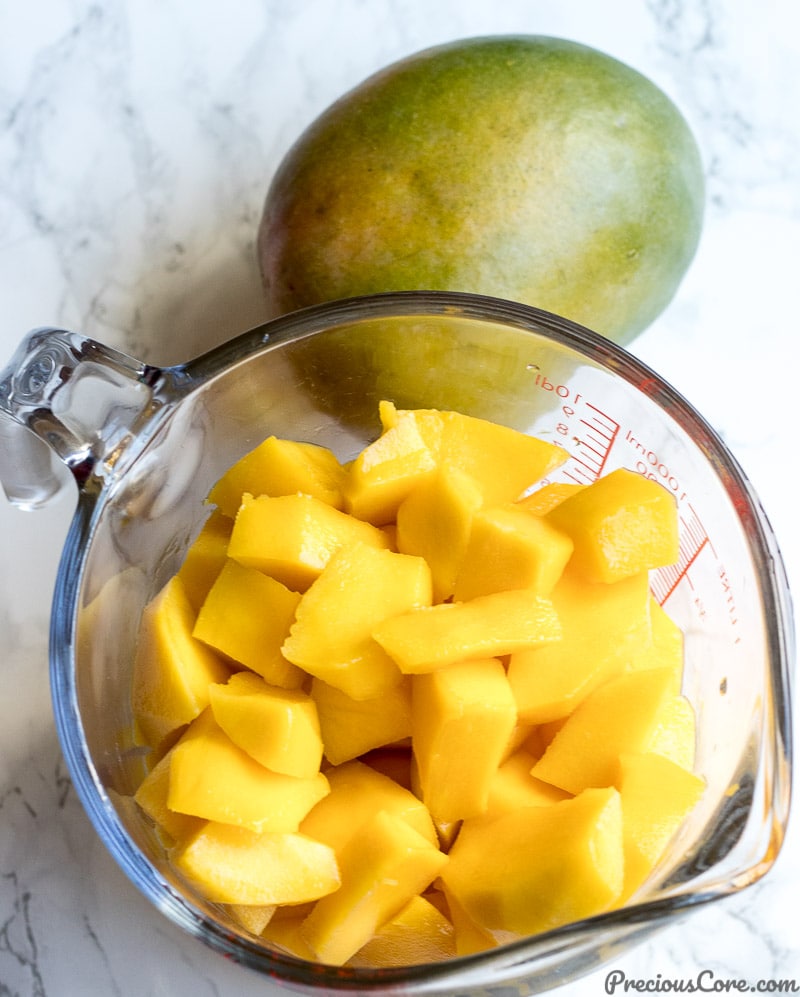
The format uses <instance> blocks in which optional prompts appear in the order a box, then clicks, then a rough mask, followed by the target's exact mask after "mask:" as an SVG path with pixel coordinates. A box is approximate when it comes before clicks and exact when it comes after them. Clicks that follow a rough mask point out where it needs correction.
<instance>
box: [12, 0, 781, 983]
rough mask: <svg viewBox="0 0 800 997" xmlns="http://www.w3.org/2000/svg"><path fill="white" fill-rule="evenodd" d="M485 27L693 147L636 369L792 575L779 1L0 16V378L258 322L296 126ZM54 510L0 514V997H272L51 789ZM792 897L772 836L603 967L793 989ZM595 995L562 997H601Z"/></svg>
mask: <svg viewBox="0 0 800 997" xmlns="http://www.w3.org/2000/svg"><path fill="white" fill-rule="evenodd" d="M507 31H510V32H515V31H524V32H529V33H541V34H553V35H562V36H565V37H571V38H574V39H576V40H579V41H584V42H587V43H589V44H592V45H595V46H597V47H598V48H601V49H603V50H605V51H607V52H609V53H611V54H613V55H616V56H617V57H619V58H621V59H623V60H624V61H626V62H629V63H630V64H631V65H634V66H635V67H636V68H638V69H639V70H640V71H642V72H644V73H645V74H646V75H649V76H650V77H651V78H652V79H653V80H654V81H656V82H657V83H658V84H659V85H660V86H662V87H663V88H664V89H665V90H666V92H667V93H669V94H670V96H672V97H673V99H675V100H676V102H677V103H678V104H679V106H680V107H681V108H682V110H683V111H684V113H685V114H686V116H687V118H688V120H689V121H690V123H691V125H692V127H693V129H694V130H695V133H696V134H697V137H698V140H699V142H700V146H701V149H702V152H703V156H704V161H705V163H706V167H707V173H708V212H707V218H706V227H705V230H704V235H703V241H702V244H701V247H700V250H699V252H698V255H697V258H696V260H695V262H694V264H693V266H692V268H691V270H690V272H689V274H688V275H687V278H686V280H685V281H684V283H683V285H682V287H681V289H680V292H679V294H678V296H677V297H676V299H675V301H674V302H673V304H672V305H671V306H670V308H669V309H668V310H667V311H666V312H665V313H664V315H663V316H661V318H659V319H658V321H657V322H656V323H654V325H653V327H652V328H651V329H649V330H648V331H647V332H646V333H645V334H644V335H643V336H642V337H640V339H639V340H637V342H636V344H635V346H634V351H635V352H637V353H639V354H640V355H641V356H642V357H643V358H644V359H645V360H646V361H647V362H648V363H651V364H652V365H653V366H654V367H655V368H656V369H658V370H659V372H660V373H662V374H664V375H665V376H666V377H667V378H668V379H670V380H672V381H673V383H674V384H675V385H676V386H677V387H678V388H679V389H680V390H681V391H683V392H684V393H685V394H686V395H687V396H688V397H689V398H691V399H692V400H693V401H695V403H696V404H697V406H698V407H699V408H700V409H701V411H702V412H703V413H704V414H705V415H706V416H707V417H708V418H709V419H710V421H712V422H713V423H714V425H715V426H717V427H718V428H719V430H720V432H721V433H722V434H723V436H724V437H725V439H726V440H727V442H728V443H729V445H730V446H731V447H732V448H733V450H734V452H735V454H736V455H737V457H739V459H740V460H741V462H742V463H743V465H744V466H745V468H746V469H747V471H748V474H749V475H750V476H751V478H752V480H753V482H754V484H755V485H756V487H757V488H758V490H759V493H760V494H761V496H762V499H763V501H764V504H765V507H766V508H767V511H768V512H769V514H770V517H771V519H772V521H773V525H774V526H775V528H776V531H777V533H778V536H779V538H780V539H781V543H782V546H783V550H784V554H785V557H786V561H787V567H788V570H789V574H790V579H793V578H799V577H800V531H798V526H797V512H796V509H797V501H796V497H795V493H794V489H795V487H796V485H795V484H794V483H793V482H794V479H795V478H796V471H795V469H794V453H795V452H796V440H795V434H794V427H795V425H796V424H797V413H796V410H795V397H796V395H797V390H796V383H795V382H796V378H795V376H794V370H793V361H792V350H793V348H794V340H795V338H796V336H797V329H798V320H797V317H796V311H797V306H796V284H797V260H798V250H799V249H800V165H798V164H800V117H798V111H797V109H798V107H800V11H798V9H797V7H796V5H795V4H793V3H792V2H791V0H763V2H762V3H760V4H753V3H745V2H738V0H737V2H734V3H728V2H725V0H612V2H611V3H610V4H604V5H598V4H596V3H595V2H593V0H564V2H557V0H499V2H496V3H493V4H485V3H482V2H479V0H459V2H455V0H440V2H435V3H429V2H427V0H376V2H375V3H365V2H360V0H338V2H333V0H301V2H299V3H297V4H289V3H285V2H283V0H230V2H229V3H228V4H225V5H219V4H212V3H210V2H204V0H201V2H191V0H167V2H164V3H156V2H153V0H146V2H143V3H139V2H138V0H136V2H134V0H72V2H67V0H37V2H36V3H33V4H28V5H21V4H15V3H13V2H12V0H0V303H1V304H2V312H3V320H2V322H0V355H2V357H3V358H6V357H8V356H9V355H10V354H11V352H12V351H13V349H14V348H15V346H16V344H17V342H18V341H19V339H20V337H21V336H22V334H23V333H24V332H25V331H27V330H28V329H29V328H32V327H34V326H37V325H42V324H60V325H63V326H66V327H69V328H74V329H77V330H80V331H82V332H84V333H87V334H89V335H91V336H94V337H95V338H97V339H100V340H102V341H104V342H107V343H109V344H110V345H114V346H118V347H120V348H122V349H125V350H127V351H129V352H131V353H133V354H134V355H136V356H138V357H141V358H143V359H147V360H150V361H153V362H158V363H165V362H172V361H177V360H183V359H188V358H189V357H190V356H192V355H194V354H195V353H197V352H199V351H200V350H202V349H205V348H206V347H208V346H211V345H213V344H214V343H216V342H221V341H222V340H224V339H226V338H228V337H229V336H230V335H232V334H234V333H236V332H239V331H241V330H243V329H245V328H247V327H249V326H252V325H255V324H257V323H258V322H260V321H261V320H262V319H263V316H264V308H263V303H262V298H261V291H260V287H259V277H258V270H257V266H256V262H255V257H254V250H253V240H254V235H255V229H256V226H257V223H258V218H259V214H260V211H261V205H262V202H263V198H264V195H265V193H266V187H267V183H268V181H269V178H270V176H271V174H272V172H273V171H274V169H275V168H276V167H277V165H278V163H279V161H280V158H281V156H282V155H283V154H284V152H285V151H286V150H287V149H288V147H289V145H290V144H291V142H292V141H293V140H294V139H295V138H296V137H297V135H299V133H300V131H301V130H302V129H303V127H305V125H306V124H308V123H309V122H310V121H311V120H312V118H313V117H314V116H315V115H316V114H317V113H318V112H319V111H321V110H322V109H323V108H324V107H325V106H326V105H327V104H329V103H330V102H331V101H332V100H333V99H334V98H335V97H337V96H339V95H340V94H341V93H342V92H344V91H345V90H346V89H348V88H349V87H351V86H353V85H355V84H356V83H357V82H359V81H360V80H361V79H362V78H363V77H365V76H366V75H367V74H368V73H370V72H372V71H374V70H376V69H378V68H379V67H381V66H382V65H385V64H386V63H388V62H389V61H391V60H392V59H394V58H397V57H399V56H402V55H404V54H406V53H409V52H412V51H414V50H416V49H419V48H422V47H424V46H426V45H429V44H435V43H438V42H441V41H446V40H450V39H453V38H458V37H461V36H467V35H474V34H483V33H500V32H507ZM2 362H3V363H5V359H3V361H2ZM73 503H74V494H73V493H72V492H70V491H67V492H65V493H64V494H63V495H62V496H61V497H59V499H57V500H56V502H55V503H54V504H53V505H52V506H50V507H48V508H47V509H45V510H42V511H40V512H37V513H31V514H25V513H21V512H19V511H17V510H15V509H12V508H10V507H9V506H8V505H7V504H6V503H5V502H0V544H1V546H0V550H2V558H0V635H1V636H2V644H3V648H4V654H3V669H2V670H3V677H4V694H3V696H2V697H0V994H3V995H5V994H8V995H9V997H10V995H14V997H16V995H20V997H28V995H31V997H73V995H77V994H80V995H81V997H84V995H85V997H95V995H97V997H107V995H119V997H166V995H170V997H172V995H180V997H182V995H184V994H192V995H193V997H203V995H206V994H207V995H209V997H211V995H214V997H217V995H222V994H236V995H237V997H250V995H253V997H255V995H256V994H259V995H264V994H277V993H279V992H280V991H279V990H278V989H277V988H276V987H275V986H274V985H273V984H271V983H268V982H266V981H263V980H259V979H257V978H255V977H254V976H253V975H251V974H250V973H248V972H247V971H245V970H243V969H241V968H238V967H236V966H233V965H231V964H229V963H227V962H225V961H224V960H222V959H221V958H220V957H218V956H216V955H214V954H213V953H211V952H209V951H207V950H206V949H205V948H204V947H203V946H201V945H200V944H199V943H197V942H195V941H192V940H190V939H187V938H185V937H184V936H182V935H181V933H180V932H179V931H178V930H177V929H176V928H174V927H173V926H172V925H171V924H169V923H168V922H167V921H166V920H165V919H164V918H163V917H162V916H161V915H159V914H158V913H157V912H156V911H154V910H153V909H151V908H150V906H149V905H148V904H147V902H146V901H145V900H144V899H143V898H142V897H141V896H140V895H139V894H138V892H137V891H136V890H135V889H134V888H133V887H132V886H131V884H130V883H128V881H127V880H126V879H125V877H124V876H123V874H122V873H121V872H120V871H119V870H118V869H117V867H116V866H115V865H114V863H113V861H112V860H111V858H110V857H109V856H108V855H107V853H106V852H105V849H104V848H103V846H102V845H101V844H100V843H99V841H98V840H97V838H96V836H95V834H94V831H93V830H92V828H91V826H90V824H89V821H88V819H87V818H86V816H85V815H84V813H83V810H82V808H81V806H80V803H79V801H78V800H77V798H76V795H75V792H74V789H73V788H72V787H71V784H70V780H69V777H68V774H67V772H66V769H65V765H64V762H63V760H62V757H61V752H60V749H59V746H58V743H57V740H56V736H55V733H54V729H53V723H52V715H51V708H50V700H49V691H48V673H47V667H48V666H47V626H48V616H49V603H50V596H51V593H52V588H53V581H54V578H55V573H56V568H57V563H58V557H59V552H60V549H61V545H62V544H63V540H64V537H65V535H66V530H67V528H68V524H69V519H70V516H71V513H72V507H73ZM798 890H800V835H799V834H798V828H797V822H796V821H795V822H794V824H793V825H792V827H791V831H790V836H789V839H788V841H787V844H786V846H785V849H784V852H783V854H782V855H781V857H780V859H779V862H778V865H777V866H776V868H775V870H774V871H773V873H772V874H771V875H770V876H768V877H767V878H766V879H765V880H764V881H763V882H761V883H759V884H757V885H756V886H755V887H753V888H751V889H750V890H748V891H746V892H745V893H743V894H742V895H741V896H739V897H735V898H732V899H730V900H729V901H726V902H724V903H722V904H718V905H713V906H710V907H708V908H706V909H704V910H700V911H698V912H696V913H695V914H694V915H693V916H692V917H691V918H688V919H687V920H685V921H684V922H683V923H682V924H680V925H678V926H675V927H673V928H670V929H668V930H666V931H664V932H662V933H661V934H660V935H658V936H657V937H656V938H655V939H654V940H653V941H651V942H649V943H647V944H645V945H644V946H642V947H641V948H639V949H636V950H634V951H633V952H632V953H630V954H629V955H628V956H626V957H625V958H624V959H622V960H620V961H619V962H618V963H615V964H613V965H612V967H609V968H613V969H618V970H621V971H622V972H624V974H625V975H626V977H627V978H629V979H651V980H652V979H655V978H656V976H657V974H660V976H661V978H662V979H676V980H688V979H696V978H697V975H698V974H699V973H700V972H702V971H704V970H710V971H712V972H713V974H714V977H715V978H716V979H718V980H736V979H746V980H748V981H752V982H756V981H758V980H759V979H764V980H794V981H795V983H796V984H797V986H798V988H800V929H798V928H797V926H796V925H797V921H796V909H797V895H798ZM607 971H608V969H603V970H601V971H599V972H598V973H595V974H593V975H591V976H589V977H587V978H585V979H584V980H582V981H580V982H578V983H576V984H574V985H572V986H570V987H569V988H568V992H569V994H570V995H573V994H574V995H577V997H594V995H597V994H601V993H603V992H604V982H605V978H606V974H607ZM565 992H567V991H565Z"/></svg>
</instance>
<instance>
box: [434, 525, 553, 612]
mask: <svg viewBox="0 0 800 997" xmlns="http://www.w3.org/2000/svg"><path fill="white" fill-rule="evenodd" d="M571 556H572V540H571V539H570V538H569V537H568V536H567V534H566V533H564V532H562V531H561V530H559V529H556V527H554V526H553V525H552V524H551V523H550V522H548V520H546V519H544V518H542V517H541V516H535V515H533V514H532V513H529V512H525V510H524V509H520V508H518V507H515V506H513V505H507V506H494V507H492V508H490V509H482V510H480V511H479V512H476V513H475V515H474V516H473V518H472V528H471V530H470V534H469V539H468V541H467V544H466V547H465V549H464V555H463V559H462V562H461V565H460V568H459V570H458V574H457V575H456V580H455V586H454V589H453V596H454V598H455V599H456V600H457V601H459V602H461V601H466V600H468V599H474V598H475V596H479V595H488V594H489V593H490V592H502V591H505V590H506V589H530V590H531V591H532V592H535V593H536V594H537V595H544V596H549V595H550V593H551V592H552V591H553V589H554V588H555V585H556V582H557V581H558V580H559V578H560V577H561V574H562V572H563V571H564V568H565V567H566V564H567V562H568V561H569V559H570V557H571Z"/></svg>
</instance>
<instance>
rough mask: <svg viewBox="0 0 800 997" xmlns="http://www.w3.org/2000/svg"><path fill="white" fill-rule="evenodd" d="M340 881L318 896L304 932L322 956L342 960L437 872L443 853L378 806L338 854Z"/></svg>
mask: <svg viewBox="0 0 800 997" xmlns="http://www.w3.org/2000/svg"><path fill="white" fill-rule="evenodd" d="M338 861H339V870H340V873H341V879H342V885H341V886H340V888H339V889H338V890H336V892H335V893H330V894H328V895H327V896H325V897H322V899H320V900H318V901H317V903H316V904H315V905H314V909H313V910H312V911H311V913H310V914H309V915H308V917H307V918H306V919H305V921H304V922H303V926H302V935H303V938H304V940H305V942H306V944H307V945H308V946H309V947H310V948H311V950H312V951H313V952H314V953H315V954H316V956H317V959H318V960H319V961H320V962H324V963H327V964H329V965H342V964H344V963H345V962H347V961H348V959H351V958H352V957H353V956H354V955H355V953H356V952H358V950H359V949H360V948H362V947H363V946H364V945H366V943H367V942H368V941H369V940H370V939H371V938H372V937H373V936H374V935H375V933H376V932H377V931H378V929H379V928H380V927H381V926H382V925H384V924H386V922H387V921H389V920H391V918H393V917H395V916H396V915H397V914H398V913H399V912H400V911H401V910H402V909H403V907H404V906H405V905H406V904H407V903H408V902H409V901H410V900H411V898H412V897H414V896H416V895H417V894H419V893H422V892H423V891H424V890H425V889H426V887H428V886H429V885H430V883H431V882H432V881H433V880H434V879H435V878H436V877H437V876H438V875H439V874H440V873H441V871H442V869H443V868H444V866H445V865H446V863H447V856H446V855H444V854H443V853H442V852H440V851H439V849H438V848H436V846H435V845H432V844H431V843H430V841H428V840H427V839H426V838H424V837H423V836H422V835H421V834H419V833H418V832H417V831H415V830H414V828H413V827H411V825H410V824H408V823H407V822H406V821H404V820H403V819H402V818H400V817H396V816H395V815H393V814H390V813H388V812H387V811H385V810H380V811H378V812H377V813H376V814H374V815H373V816H372V817H371V818H370V819H369V820H368V821H367V823H366V824H364V825H362V827H361V829H360V830H359V832H358V833H357V834H356V835H354V836H353V837H352V838H351V839H350V841H349V842H348V843H347V844H346V845H345V846H344V848H343V849H342V851H341V852H340V854H339V856H338Z"/></svg>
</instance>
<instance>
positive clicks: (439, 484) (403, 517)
mask: <svg viewBox="0 0 800 997" xmlns="http://www.w3.org/2000/svg"><path fill="white" fill-rule="evenodd" d="M482 502H483V496H482V494H481V490H480V488H479V487H478V485H477V484H476V483H475V481H473V479H472V478H471V477H470V476H469V475H468V474H465V473H464V472H463V471H460V470H459V469H458V468H455V467H449V466H445V467H441V468H439V469H438V470H437V471H436V473H435V474H434V475H432V476H431V477H428V478H426V479H425V481H423V482H422V483H421V484H418V485H417V486H416V487H415V488H414V489H413V491H412V492H411V493H410V494H409V495H408V497H407V498H406V499H405V500H404V501H403V502H402V503H401V504H400V507H399V508H398V510H397V549H398V550H400V551H402V552H403V553H404V554H418V555H419V556H420V557H424V558H425V560H426V561H427V562H428V564H429V565H430V569H431V578H432V580H433V599H434V602H444V600H445V599H448V598H449V597H450V596H451V595H452V594H453V590H454V588H455V580H456V574H457V573H458V569H459V566H460V564H461V560H462V558H463V556H464V551H465V550H466V546H467V540H468V539H469V535H470V529H471V527H472V517H473V515H474V514H475V513H476V512H477V510H478V509H479V508H480V506H481V504H482Z"/></svg>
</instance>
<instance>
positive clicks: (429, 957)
mask: <svg viewBox="0 0 800 997" xmlns="http://www.w3.org/2000/svg"><path fill="white" fill-rule="evenodd" d="M455 955H456V943H455V931H454V929H453V925H452V924H451V923H450V921H449V920H448V919H447V918H446V917H445V916H444V914H443V913H442V912H441V911H440V910H439V909H438V908H437V907H435V906H434V905H433V904H432V903H431V902H430V901H429V900H427V899H425V897H422V896H419V895H417V896H414V897H412V898H411V899H410V900H409V902H408V903H407V904H406V905H405V907H403V909H402V910H401V911H399V912H398V913H397V914H395V916H394V917H393V918H392V919H391V920H390V921H387V922H386V924H384V925H382V926H381V927H380V928H378V930H377V931H376V932H375V934H374V935H373V936H372V938H371V939H370V941H368V942H367V944H366V945H364V947H363V948H361V949H359V951H358V952H356V954H355V955H354V956H352V957H351V959H350V960H349V962H348V965H350V966H364V967H382V966H414V965H419V964H420V963H426V962H441V961H442V960H444V959H452V958H454V957H455Z"/></svg>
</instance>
